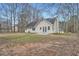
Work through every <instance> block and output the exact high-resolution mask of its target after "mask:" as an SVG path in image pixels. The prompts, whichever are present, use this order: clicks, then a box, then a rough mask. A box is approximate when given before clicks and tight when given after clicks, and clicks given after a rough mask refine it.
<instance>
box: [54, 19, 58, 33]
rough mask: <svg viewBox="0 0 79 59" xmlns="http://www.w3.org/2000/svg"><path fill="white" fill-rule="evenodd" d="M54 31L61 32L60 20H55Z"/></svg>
mask: <svg viewBox="0 0 79 59" xmlns="http://www.w3.org/2000/svg"><path fill="white" fill-rule="evenodd" d="M53 31H54V33H59V21H58V20H56V21H55V22H54V30H53Z"/></svg>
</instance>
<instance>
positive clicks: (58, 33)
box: [53, 33, 71, 35]
mask: <svg viewBox="0 0 79 59" xmlns="http://www.w3.org/2000/svg"><path fill="white" fill-rule="evenodd" d="M53 34H54V35H71V33H53Z"/></svg>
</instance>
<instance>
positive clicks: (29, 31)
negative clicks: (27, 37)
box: [25, 28, 36, 33]
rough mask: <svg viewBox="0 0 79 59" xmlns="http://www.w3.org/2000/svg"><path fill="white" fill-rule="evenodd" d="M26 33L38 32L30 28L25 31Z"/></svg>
mask: <svg viewBox="0 0 79 59" xmlns="http://www.w3.org/2000/svg"><path fill="white" fill-rule="evenodd" d="M25 32H26V33H36V31H33V30H32V28H28V29H26V30H25Z"/></svg>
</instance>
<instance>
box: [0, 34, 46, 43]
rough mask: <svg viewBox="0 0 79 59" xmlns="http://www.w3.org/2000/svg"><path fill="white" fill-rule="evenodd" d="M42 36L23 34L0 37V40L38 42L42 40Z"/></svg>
mask: <svg viewBox="0 0 79 59" xmlns="http://www.w3.org/2000/svg"><path fill="white" fill-rule="evenodd" d="M43 38H44V36H41V35H35V34H24V35H8V36H4V37H0V39H6V40H10V41H14V42H38V41H40V40H42V39H43Z"/></svg>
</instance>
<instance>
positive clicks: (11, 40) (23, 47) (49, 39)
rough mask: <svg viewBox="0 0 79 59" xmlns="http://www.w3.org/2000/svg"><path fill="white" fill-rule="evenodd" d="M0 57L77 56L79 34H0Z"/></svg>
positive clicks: (78, 51)
mask: <svg viewBox="0 0 79 59" xmlns="http://www.w3.org/2000/svg"><path fill="white" fill-rule="evenodd" d="M0 55H13V56H14V55H18V56H27V55H29V56H31V55H33V56H36V55H41V56H43V55H44V56H48V55H49V56H53V55H54V56H56V55H61V56H62V55H66V56H68V55H79V34H72V33H69V34H67V33H66V34H61V35H60V34H50V35H36V34H28V33H2V34H0Z"/></svg>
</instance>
